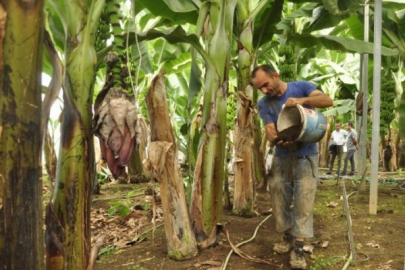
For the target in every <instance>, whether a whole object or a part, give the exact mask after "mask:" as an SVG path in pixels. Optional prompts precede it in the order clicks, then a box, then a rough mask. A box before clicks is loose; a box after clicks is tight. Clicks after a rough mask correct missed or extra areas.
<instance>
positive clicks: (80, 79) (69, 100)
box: [46, 0, 105, 269]
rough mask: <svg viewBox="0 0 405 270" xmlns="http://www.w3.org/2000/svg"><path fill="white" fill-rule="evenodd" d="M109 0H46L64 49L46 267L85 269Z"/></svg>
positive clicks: (51, 25)
mask: <svg viewBox="0 0 405 270" xmlns="http://www.w3.org/2000/svg"><path fill="white" fill-rule="evenodd" d="M104 6H105V1H102V0H97V1H88V2H85V3H84V2H82V1H63V0H55V1H48V2H47V15H48V25H49V28H50V32H51V35H52V38H53V40H54V42H55V44H56V46H57V48H59V50H61V51H62V52H63V53H64V66H65V69H64V73H63V78H64V80H63V99H64V110H63V116H62V121H61V140H60V141H61V145H60V148H59V149H60V150H59V151H60V152H59V158H58V164H57V172H56V184H55V190H54V192H53V197H52V200H51V202H50V203H49V204H48V206H47V212H46V214H47V216H46V225H47V228H46V249H47V260H46V268H47V269H87V266H88V264H89V258H90V256H89V255H90V248H91V245H90V201H91V194H92V181H93V179H94V178H95V171H94V165H93V164H94V149H93V137H92V102H93V85H94V81H95V69H96V63H97V55H96V51H95V48H94V44H95V36H96V32H97V26H98V22H99V18H100V16H101V14H102V11H103V9H104Z"/></svg>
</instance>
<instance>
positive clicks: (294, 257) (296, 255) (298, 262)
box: [290, 247, 307, 269]
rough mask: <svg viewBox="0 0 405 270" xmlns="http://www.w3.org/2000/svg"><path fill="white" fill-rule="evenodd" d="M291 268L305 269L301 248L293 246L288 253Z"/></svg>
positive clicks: (305, 263)
mask: <svg viewBox="0 0 405 270" xmlns="http://www.w3.org/2000/svg"><path fill="white" fill-rule="evenodd" d="M290 265H291V269H306V268H307V262H306V260H305V254H304V249H303V248H297V247H294V249H293V250H292V251H291V255H290Z"/></svg>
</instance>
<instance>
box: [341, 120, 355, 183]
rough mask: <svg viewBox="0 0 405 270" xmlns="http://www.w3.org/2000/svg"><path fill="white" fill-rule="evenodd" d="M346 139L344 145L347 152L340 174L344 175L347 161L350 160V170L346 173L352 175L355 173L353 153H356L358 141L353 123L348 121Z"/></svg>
mask: <svg viewBox="0 0 405 270" xmlns="http://www.w3.org/2000/svg"><path fill="white" fill-rule="evenodd" d="M347 130H348V133H347V139H346V146H347V153H346V157H345V165H344V167H343V172H342V176H343V175H346V172H347V163H348V161H349V160H350V165H351V168H352V170H351V172H350V173H349V174H348V175H350V176H353V175H354V173H355V171H356V170H355V169H356V168H355V164H354V153H356V151H357V150H359V143H358V140H357V132H356V130H354V128H353V123H351V122H349V123H347Z"/></svg>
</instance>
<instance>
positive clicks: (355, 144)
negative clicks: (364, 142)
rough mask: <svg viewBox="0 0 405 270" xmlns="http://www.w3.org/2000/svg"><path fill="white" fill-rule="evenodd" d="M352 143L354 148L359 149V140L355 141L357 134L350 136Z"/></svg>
mask: <svg viewBox="0 0 405 270" xmlns="http://www.w3.org/2000/svg"><path fill="white" fill-rule="evenodd" d="M352 140H353V144H354V146H356V149H359V142H358V141H357V135H356V136H353V137H352Z"/></svg>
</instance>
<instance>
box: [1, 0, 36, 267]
mask: <svg viewBox="0 0 405 270" xmlns="http://www.w3.org/2000/svg"><path fill="white" fill-rule="evenodd" d="M43 7H44V1H30V2H18V1H3V2H2V5H1V8H0V21H1V24H0V25H1V26H0V28H1V31H0V32H1V35H0V44H1V46H0V79H1V80H0V81H1V93H2V94H1V95H0V137H1V140H0V158H1V160H2V165H1V166H0V262H1V263H0V264H1V266H0V267H1V268H2V269H43V268H44V248H43V230H42V227H43V218H42V180H41V179H42V177H41V173H42V172H41V158H40V157H41V146H42V135H43V130H41V107H42V105H41V93H42V87H41V76H40V74H41V69H42V41H43V26H44V20H43V18H44V16H43ZM22 243H23V244H22Z"/></svg>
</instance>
